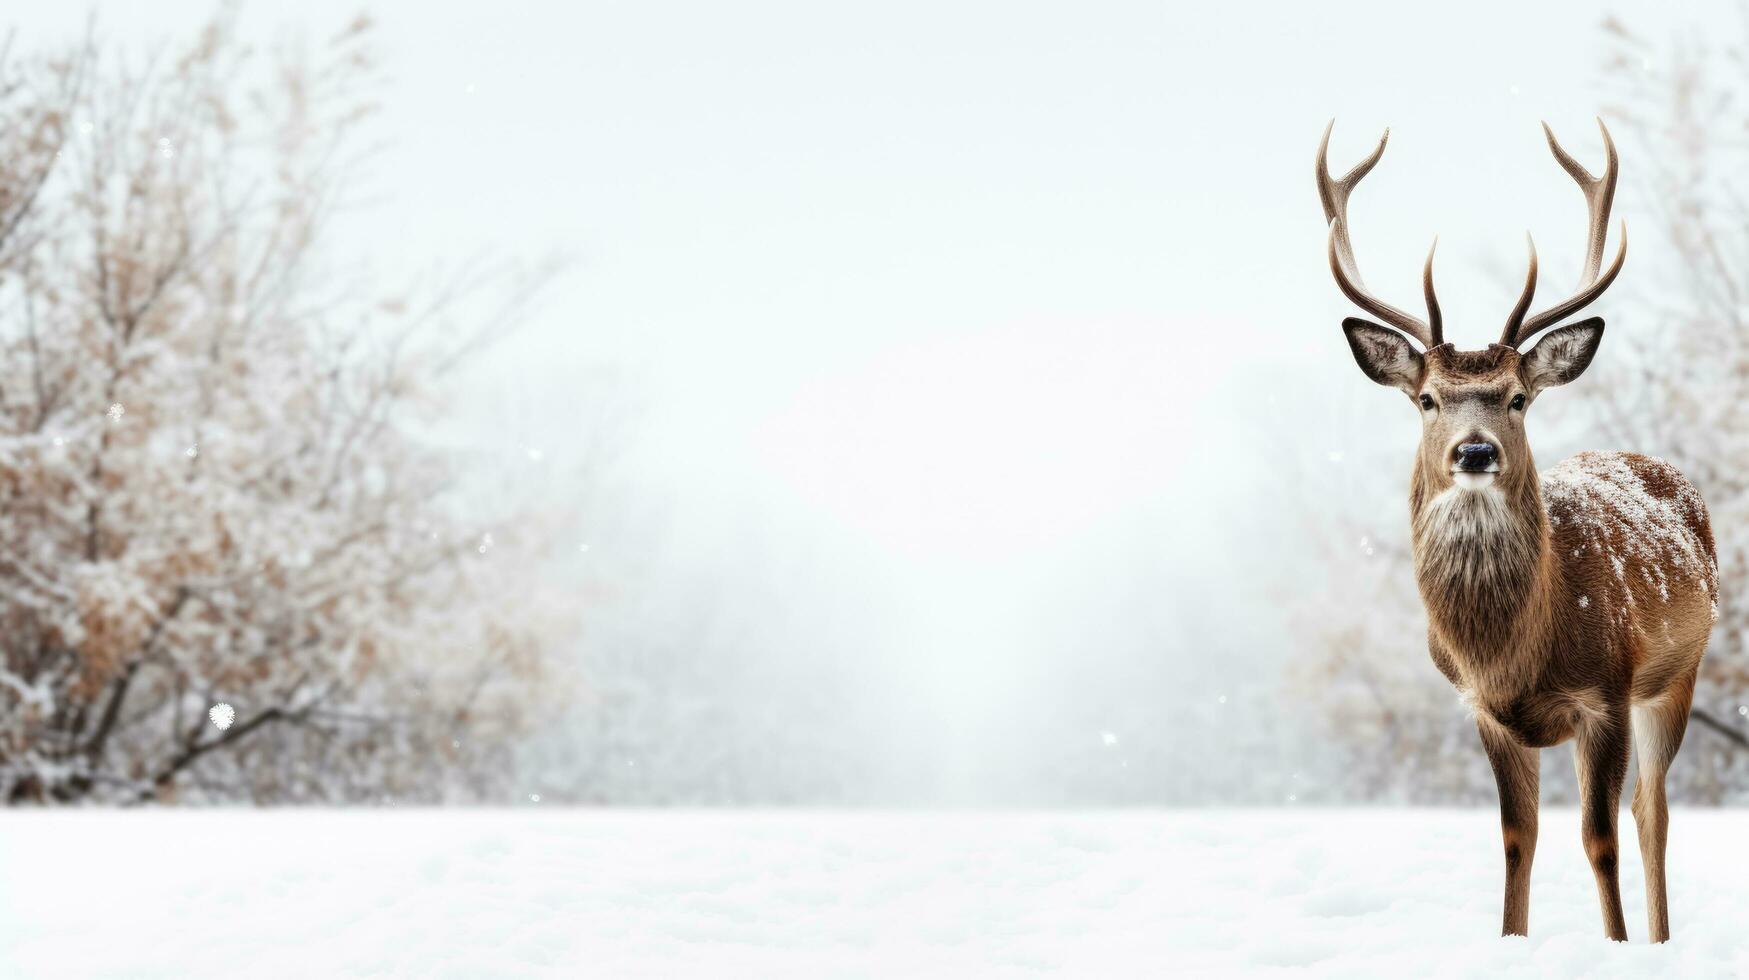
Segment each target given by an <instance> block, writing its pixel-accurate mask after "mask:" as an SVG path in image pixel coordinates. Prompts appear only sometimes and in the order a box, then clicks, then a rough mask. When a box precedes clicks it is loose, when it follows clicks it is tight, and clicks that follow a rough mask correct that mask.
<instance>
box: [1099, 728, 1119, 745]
mask: <svg viewBox="0 0 1749 980" xmlns="http://www.w3.org/2000/svg"><path fill="white" fill-rule="evenodd" d="M1099 740H1100V741H1101V742H1104V743H1105V747H1106V748H1108V749H1109V748H1111V747H1112V746H1114V745H1116V744H1117V733H1116V732H1100V733H1099Z"/></svg>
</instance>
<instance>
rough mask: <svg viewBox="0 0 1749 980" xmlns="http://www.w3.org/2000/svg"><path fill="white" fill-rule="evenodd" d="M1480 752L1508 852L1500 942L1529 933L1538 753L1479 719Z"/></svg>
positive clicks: (1534, 845)
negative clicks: (1489, 768) (1493, 789)
mask: <svg viewBox="0 0 1749 980" xmlns="http://www.w3.org/2000/svg"><path fill="white" fill-rule="evenodd" d="M1476 728H1477V729H1478V730H1479V731H1480V732H1481V734H1482V748H1483V749H1485V750H1486V751H1487V753H1488V764H1489V765H1490V766H1492V767H1493V768H1494V784H1495V786H1496V787H1498V789H1499V790H1500V839H1501V842H1502V843H1503V844H1504V845H1505V848H1506V902H1505V906H1504V910H1503V911H1502V913H1501V916H1500V934H1501V935H1502V936H1524V935H1528V934H1529V932H1530V864H1531V860H1532V859H1533V858H1535V857H1536V808H1537V792H1538V786H1537V780H1538V773H1537V750H1536V749H1530V748H1525V747H1524V746H1522V745H1520V744H1518V741H1517V740H1516V739H1514V738H1513V737H1512V736H1511V735H1510V734H1508V733H1507V732H1506V731H1505V730H1504V729H1502V728H1500V727H1499V726H1497V725H1494V724H1493V723H1491V722H1488V721H1485V720H1481V719H1478V720H1477V723H1476Z"/></svg>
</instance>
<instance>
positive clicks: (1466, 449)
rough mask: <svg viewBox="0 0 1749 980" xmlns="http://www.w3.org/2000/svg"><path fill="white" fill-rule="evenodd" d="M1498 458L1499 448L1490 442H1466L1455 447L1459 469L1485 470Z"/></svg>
mask: <svg viewBox="0 0 1749 980" xmlns="http://www.w3.org/2000/svg"><path fill="white" fill-rule="evenodd" d="M1499 459H1500V450H1498V449H1495V448H1494V444H1493V443H1491V442H1466V443H1464V444H1463V445H1461V446H1459V447H1458V448H1457V464H1458V469H1460V470H1485V469H1487V468H1488V467H1490V466H1493V465H1494V463H1495V462H1496V461H1498V460H1499Z"/></svg>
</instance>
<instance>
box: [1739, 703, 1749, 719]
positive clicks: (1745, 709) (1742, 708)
mask: <svg viewBox="0 0 1749 980" xmlns="http://www.w3.org/2000/svg"><path fill="white" fill-rule="evenodd" d="M1737 713H1738V714H1740V715H1742V716H1743V717H1745V718H1749V704H1739V705H1737Z"/></svg>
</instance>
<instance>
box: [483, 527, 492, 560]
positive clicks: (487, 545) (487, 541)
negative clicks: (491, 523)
mask: <svg viewBox="0 0 1749 980" xmlns="http://www.w3.org/2000/svg"><path fill="white" fill-rule="evenodd" d="M491 550H492V534H491V532H487V533H485V534H482V535H480V554H482V555H483V554H485V553H486V552H488V551H491Z"/></svg>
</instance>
